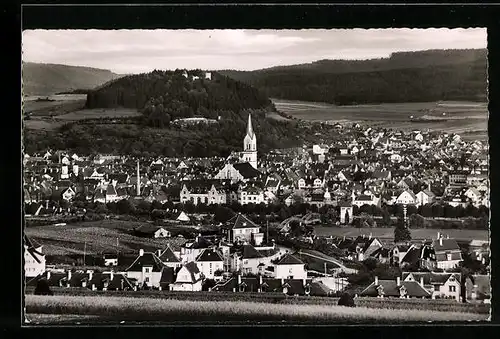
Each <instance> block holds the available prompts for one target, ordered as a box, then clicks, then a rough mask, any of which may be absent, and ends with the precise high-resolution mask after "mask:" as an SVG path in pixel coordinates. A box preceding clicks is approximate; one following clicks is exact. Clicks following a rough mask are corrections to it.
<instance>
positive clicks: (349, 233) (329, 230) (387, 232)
mask: <svg viewBox="0 0 500 339" xmlns="http://www.w3.org/2000/svg"><path fill="white" fill-rule="evenodd" d="M410 231H411V237H412V239H414V240H424V239H427V240H430V239H435V238H436V235H437V232H441V234H445V235H449V236H450V238H454V239H457V240H470V239H478V240H488V239H489V232H488V231H483V230H455V229H447V230H440V229H425V228H421V229H410ZM314 232H315V233H316V234H317V235H318V236H336V237H343V236H346V237H357V236H359V235H366V236H368V235H369V234H370V233H371V234H372V236H373V237H377V238H380V239H383V240H392V239H394V229H393V228H392V227H387V228H355V227H326V226H317V227H315V228H314Z"/></svg>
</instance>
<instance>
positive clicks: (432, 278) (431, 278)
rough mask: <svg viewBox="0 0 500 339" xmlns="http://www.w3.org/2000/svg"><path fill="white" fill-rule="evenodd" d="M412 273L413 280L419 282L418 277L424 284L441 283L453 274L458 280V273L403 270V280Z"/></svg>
mask: <svg viewBox="0 0 500 339" xmlns="http://www.w3.org/2000/svg"><path fill="white" fill-rule="evenodd" d="M410 274H411V275H412V276H413V278H414V279H415V281H417V282H420V278H423V279H424V285H442V284H444V283H445V282H447V281H448V279H450V277H451V276H454V277H455V279H457V280H459V281H460V274H459V273H439V272H403V280H406V279H408V276H409V275H410Z"/></svg>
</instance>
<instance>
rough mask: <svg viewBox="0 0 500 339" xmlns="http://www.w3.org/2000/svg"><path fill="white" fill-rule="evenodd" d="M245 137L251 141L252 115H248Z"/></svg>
mask: <svg viewBox="0 0 500 339" xmlns="http://www.w3.org/2000/svg"><path fill="white" fill-rule="evenodd" d="M247 135H248V136H249V137H250V138H252V139H253V136H254V134H253V128H252V114H250V113H248V124H247Z"/></svg>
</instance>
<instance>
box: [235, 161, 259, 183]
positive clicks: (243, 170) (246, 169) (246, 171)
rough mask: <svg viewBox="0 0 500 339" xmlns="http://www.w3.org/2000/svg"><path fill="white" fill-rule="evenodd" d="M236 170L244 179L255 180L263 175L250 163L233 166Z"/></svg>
mask: <svg viewBox="0 0 500 339" xmlns="http://www.w3.org/2000/svg"><path fill="white" fill-rule="evenodd" d="M233 167H234V169H235V170H237V171H238V172H239V173H240V174H241V175H242V176H243V178H245V179H247V178H255V177H257V176H259V175H260V174H261V173H260V172H259V171H257V170H256V169H255V168H254V167H253V166H252V165H250V163H248V162H242V163H238V164H233Z"/></svg>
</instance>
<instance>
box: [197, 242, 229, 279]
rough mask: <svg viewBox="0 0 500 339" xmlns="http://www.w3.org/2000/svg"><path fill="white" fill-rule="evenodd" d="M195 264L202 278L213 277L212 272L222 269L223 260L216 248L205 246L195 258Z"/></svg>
mask: <svg viewBox="0 0 500 339" xmlns="http://www.w3.org/2000/svg"><path fill="white" fill-rule="evenodd" d="M196 265H197V266H198V268H199V270H200V272H201V274H202V276H203V277H204V278H207V279H214V273H215V272H216V271H222V270H223V269H224V260H223V259H222V255H221V254H220V253H219V252H218V251H217V250H214V249H211V248H207V249H205V250H203V252H201V254H200V255H199V256H198V257H197V258H196Z"/></svg>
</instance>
